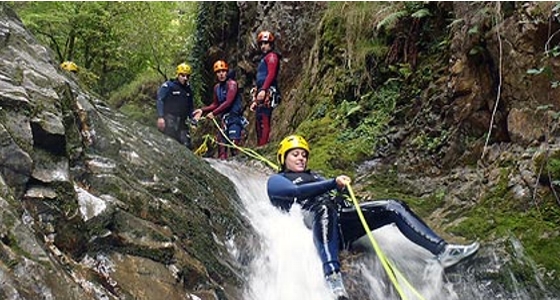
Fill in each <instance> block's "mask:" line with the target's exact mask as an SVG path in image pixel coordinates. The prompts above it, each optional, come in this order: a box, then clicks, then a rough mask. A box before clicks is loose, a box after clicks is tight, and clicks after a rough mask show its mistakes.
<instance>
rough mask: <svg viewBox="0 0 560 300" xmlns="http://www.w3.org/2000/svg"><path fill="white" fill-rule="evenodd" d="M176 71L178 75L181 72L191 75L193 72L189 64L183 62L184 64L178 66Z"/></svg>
mask: <svg viewBox="0 0 560 300" xmlns="http://www.w3.org/2000/svg"><path fill="white" fill-rule="evenodd" d="M176 73H177V76H179V74H187V75H191V74H192V68H191V66H189V65H188V64H185V63H182V64H180V65H178V66H177V72H176Z"/></svg>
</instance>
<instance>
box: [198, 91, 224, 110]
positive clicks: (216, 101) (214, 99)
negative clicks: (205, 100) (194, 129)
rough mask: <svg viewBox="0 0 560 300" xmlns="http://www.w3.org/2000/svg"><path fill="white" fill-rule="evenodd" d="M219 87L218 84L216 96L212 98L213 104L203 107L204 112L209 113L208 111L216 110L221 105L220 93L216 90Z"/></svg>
mask: <svg viewBox="0 0 560 300" xmlns="http://www.w3.org/2000/svg"><path fill="white" fill-rule="evenodd" d="M217 88H218V85H216V86H214V96H213V99H212V104H210V105H208V106H206V107H203V108H201V110H202V112H203V113H208V112H211V111H214V109H216V108H217V107H218V106H219V105H220V102H218V95H217V91H216V90H217Z"/></svg>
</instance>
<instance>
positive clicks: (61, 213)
mask: <svg viewBox="0 0 560 300" xmlns="http://www.w3.org/2000/svg"><path fill="white" fill-rule="evenodd" d="M0 61H1V63H0V99H1V101H0V278H2V288H0V298H1V299H38V298H53V299H113V298H121V299H132V298H134V299H155V298H166V299H184V297H185V295H186V294H193V295H197V296H198V297H200V298H201V299H217V298H220V299H240V298H239V296H238V293H239V292H237V288H236V287H237V286H238V284H239V282H240V279H239V278H237V277H236V275H235V274H239V272H237V270H236V268H238V267H237V266H236V263H235V262H234V261H233V260H232V259H229V258H228V251H227V249H225V246H224V245H226V244H227V243H225V241H226V240H227V239H229V238H231V237H232V236H236V237H237V238H243V236H244V234H245V230H244V228H246V227H247V226H246V224H244V220H242V219H241V217H239V216H238V214H237V212H236V209H235V207H234V203H235V202H237V201H238V198H237V196H236V195H234V194H233V193H232V192H231V191H234V188H233V186H232V184H231V182H229V180H227V178H225V177H223V176H221V175H220V174H218V173H217V172H215V171H214V170H213V169H212V168H211V167H210V166H209V165H208V163H207V162H205V161H203V160H201V159H200V158H198V157H196V156H194V155H193V154H192V153H191V152H190V151H188V150H187V149H185V148H184V147H183V146H181V145H180V144H179V143H177V142H176V141H174V140H172V139H169V138H167V137H166V136H164V135H163V134H161V133H159V132H158V131H157V130H156V129H155V128H145V127H142V126H141V125H138V124H135V123H131V122H130V121H129V120H127V119H126V118H125V117H124V116H122V115H118V114H115V113H113V112H112V111H111V110H109V109H108V108H107V106H106V105H104V103H103V101H102V100H101V99H97V98H95V96H93V95H91V94H89V93H87V92H86V91H84V90H82V89H81V88H80V87H79V86H78V85H77V84H76V83H75V82H74V81H73V80H72V79H71V78H70V77H69V76H68V74H67V73H64V72H63V71H62V70H60V69H58V68H57V67H56V65H57V64H56V63H55V62H54V60H53V59H52V56H51V55H50V53H49V51H48V50H47V49H45V48H44V47H42V46H40V45H38V44H37V43H36V42H35V40H34V38H33V37H32V36H30V35H29V33H27V31H26V30H25V28H24V27H23V25H22V23H21V22H20V21H19V20H18V19H17V16H15V14H14V13H13V12H12V11H11V10H10V9H9V8H7V7H6V6H5V5H2V6H1V8H0ZM225 289H227V290H228V291H229V292H228V295H227V296H224V295H223V290H225ZM155 295H158V297H156V296H155ZM160 296H161V297H160Z"/></svg>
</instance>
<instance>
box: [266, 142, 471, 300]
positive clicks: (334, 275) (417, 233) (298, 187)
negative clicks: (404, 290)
mask: <svg viewBox="0 0 560 300" xmlns="http://www.w3.org/2000/svg"><path fill="white" fill-rule="evenodd" d="M309 154H310V149H309V145H308V143H307V141H306V140H305V139H304V138H303V137H301V136H299V135H291V136H288V137H286V138H285V139H283V140H282V141H281V142H280V144H279V146H278V151H277V155H276V157H277V159H278V163H279V166H281V170H280V172H279V173H278V174H274V175H272V176H270V177H269V178H268V182H267V192H268V197H269V198H270V201H271V202H272V204H273V205H274V206H276V207H278V208H279V209H281V210H283V211H289V210H290V209H291V207H292V206H293V205H295V204H297V205H300V206H301V208H302V210H303V214H304V223H305V225H306V226H307V227H309V228H311V229H312V231H313V241H314V243H315V247H316V249H317V252H318V254H319V256H320V258H321V261H322V263H323V273H324V275H325V278H326V281H327V284H328V286H329V288H330V289H331V291H332V293H333V294H334V295H335V297H336V299H339V300H340V299H348V293H347V292H346V289H345V287H344V283H343V281H342V275H341V272H340V261H339V258H338V252H339V249H340V248H343V247H344V248H350V249H351V247H352V244H353V243H354V241H356V240H358V239H359V238H361V237H362V236H364V235H366V234H367V233H366V231H365V229H364V226H362V224H361V222H360V219H359V215H358V213H357V211H356V208H355V207H354V206H352V205H349V204H347V203H346V201H345V200H344V199H343V198H342V197H337V196H335V195H332V194H331V193H330V192H331V191H338V192H344V191H345V189H346V185H347V184H350V182H351V180H350V177H348V176H346V175H339V176H337V177H336V178H330V179H325V178H323V177H321V176H319V175H318V174H316V173H315V172H312V171H311V170H309V169H307V159H308V158H309ZM360 209H361V210H362V212H363V215H364V218H365V219H366V222H367V223H368V225H369V227H370V229H371V230H375V229H377V228H381V227H383V226H385V225H389V224H395V225H396V226H397V228H398V229H399V230H400V231H401V232H402V234H403V235H404V236H405V237H406V238H408V239H409V240H410V241H411V242H413V243H415V244H417V245H419V246H421V247H423V248H424V249H426V250H428V251H430V252H431V253H432V254H433V255H434V259H436V260H437V261H438V262H439V263H440V264H441V265H442V267H444V268H448V267H451V266H453V265H455V264H457V263H458V262H460V261H461V260H463V259H465V258H467V257H470V256H472V255H474V254H475V253H476V252H477V250H478V248H479V246H480V245H479V244H478V243H477V242H474V243H472V244H470V245H454V244H449V243H448V242H446V241H445V240H444V239H443V238H441V237H440V236H439V235H437V234H436V233H435V232H434V231H433V230H432V229H430V227H428V225H426V223H424V222H423V221H422V220H421V219H420V218H419V217H418V216H416V214H414V212H412V211H411V210H410V208H409V207H408V206H407V205H406V204H405V203H404V202H402V201H400V200H394V199H383V200H374V201H368V202H361V204H360Z"/></svg>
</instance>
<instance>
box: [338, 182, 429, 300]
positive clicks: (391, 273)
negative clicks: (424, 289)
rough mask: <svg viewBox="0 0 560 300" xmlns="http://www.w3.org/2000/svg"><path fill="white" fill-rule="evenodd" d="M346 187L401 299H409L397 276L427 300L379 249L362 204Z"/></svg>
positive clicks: (415, 293)
mask: <svg viewBox="0 0 560 300" xmlns="http://www.w3.org/2000/svg"><path fill="white" fill-rule="evenodd" d="M346 187H347V188H348V192H349V194H350V198H351V199H352V202H353V203H354V206H355V207H356V211H357V212H358V216H359V217H360V221H361V222H362V226H363V227H364V229H365V230H366V233H367V236H368V238H369V240H370V242H371V244H372V246H373V249H374V250H375V253H376V254H377V257H379V260H380V261H381V265H383V268H384V269H385V272H387V275H388V276H389V279H390V280H391V282H392V283H393V285H394V286H395V289H396V290H397V292H398V293H399V295H400V296H401V299H403V300H406V299H407V297H406V295H405V294H404V292H403V290H402V288H401V286H400V285H399V282H398V281H397V278H396V276H395V274H396V275H397V276H399V277H400V278H401V279H402V280H403V281H404V283H405V284H406V286H407V287H408V288H409V289H410V290H411V291H412V292H413V293H414V295H416V297H418V299H422V300H425V299H424V297H422V295H421V294H420V293H419V292H418V291H417V290H416V289H414V287H413V286H412V285H411V284H410V283H409V282H408V281H407V280H406V278H405V277H404V276H403V275H402V273H401V272H399V270H397V268H396V267H395V266H393V265H392V264H391V262H390V261H389V259H387V257H386V256H385V254H384V253H383V251H381V248H380V247H379V245H378V244H377V242H376V241H375V239H374V238H373V233H372V231H371V229H370V228H369V225H368V224H367V222H366V219H365V218H364V215H363V213H362V209H361V207H360V204H359V203H358V200H356V196H354V191H353V190H352V187H351V186H350V184H346Z"/></svg>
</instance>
